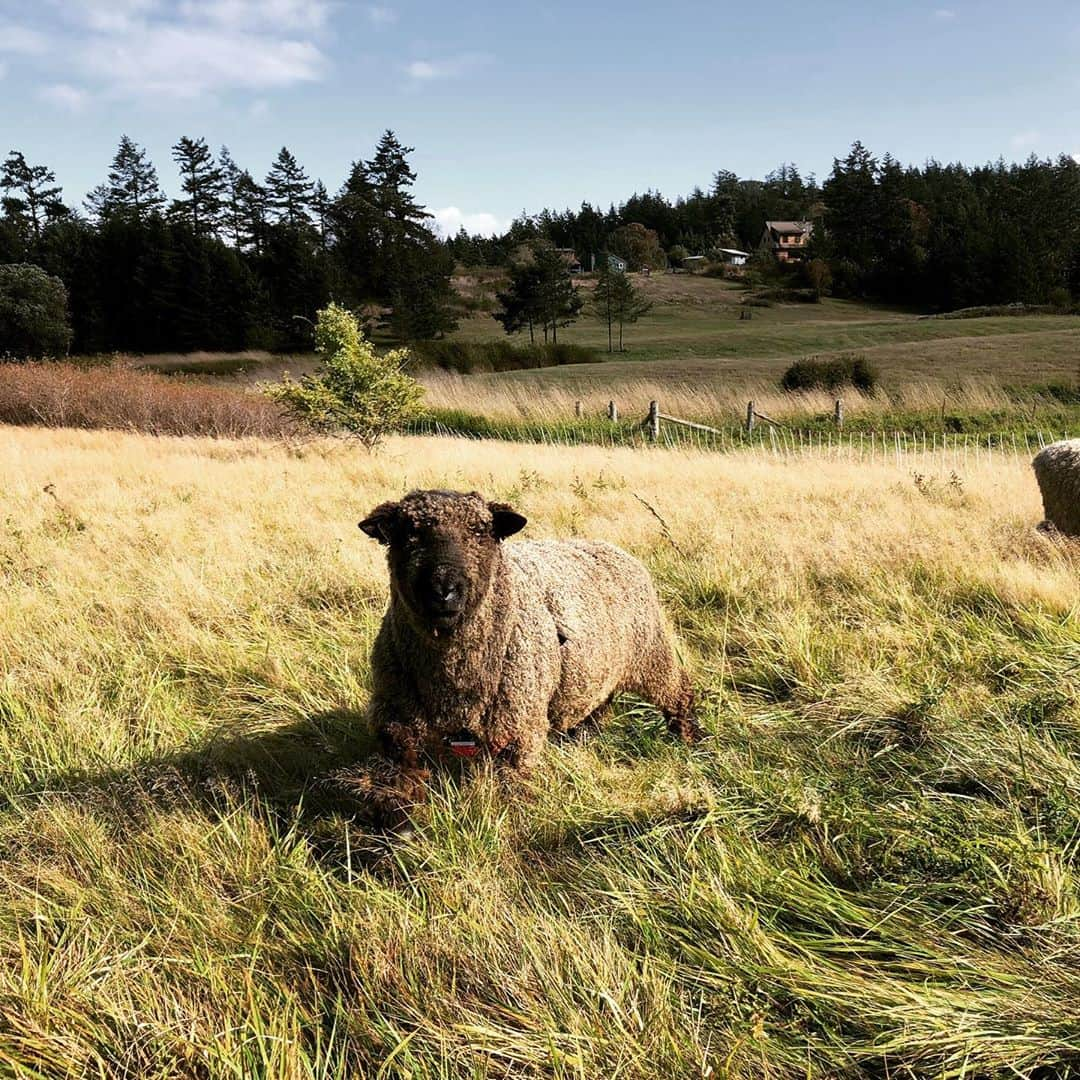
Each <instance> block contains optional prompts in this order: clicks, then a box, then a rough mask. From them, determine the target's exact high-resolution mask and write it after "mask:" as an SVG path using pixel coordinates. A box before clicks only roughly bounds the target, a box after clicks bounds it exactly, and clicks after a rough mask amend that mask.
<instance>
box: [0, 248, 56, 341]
mask: <svg viewBox="0 0 1080 1080" xmlns="http://www.w3.org/2000/svg"><path fill="white" fill-rule="evenodd" d="M70 344H71V327H70V326H69V325H68V313H67V290H66V289H65V288H64V283H63V282H62V281H61V280H60V279H59V278H55V277H52V275H50V274H46V273H45V271H44V270H42V269H41V267H39V266H31V265H30V264H28V263H11V264H8V265H6V266H0V357H4V356H6V357H9V358H13V359H16V360H26V359H29V358H32V357H47V356H64V355H65V354H66V353H67V351H68V346H69V345H70Z"/></svg>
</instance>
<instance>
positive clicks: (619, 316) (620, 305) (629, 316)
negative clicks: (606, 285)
mask: <svg viewBox="0 0 1080 1080" xmlns="http://www.w3.org/2000/svg"><path fill="white" fill-rule="evenodd" d="M612 292H613V297H612V307H613V309H614V312H615V321H616V322H617V323H618V324H619V352H622V351H623V327H624V326H626V325H627V323H636V322H637V321H638V319H640V318H641V316H642V315H644V314H646V313H647V312H648V311H649V310H650V309H651V308H652V301H650V300H648V299H647V298H646V297H645V295H644V293H642V292H641V291H640V290H639V289H636V288H634V284H633V282H631V280H630V278H629V277H628V276H627V275H626V274H622V273H619V272H618V271H615V272H614V282H613V283H612Z"/></svg>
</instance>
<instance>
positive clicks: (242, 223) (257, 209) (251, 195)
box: [236, 169, 269, 255]
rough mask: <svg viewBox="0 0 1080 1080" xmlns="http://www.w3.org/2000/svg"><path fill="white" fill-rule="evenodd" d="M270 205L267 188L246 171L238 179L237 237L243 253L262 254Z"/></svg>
mask: <svg viewBox="0 0 1080 1080" xmlns="http://www.w3.org/2000/svg"><path fill="white" fill-rule="evenodd" d="M268 203H269V197H268V195H267V192H266V188H264V187H263V186H262V185H261V184H259V183H258V182H257V181H256V180H255V178H254V177H253V176H252V175H251V173H249V172H248V171H247V169H245V170H244V171H243V172H242V173H241V174H240V175H239V176H238V177H237V179H236V215H237V236H238V237H239V247H240V249H241V250H242V251H245V250H249V249H250V250H252V251H254V252H255V254H256V255H258V254H260V253H261V252H262V249H263V239H264V236H265V233H266V212H267V207H268Z"/></svg>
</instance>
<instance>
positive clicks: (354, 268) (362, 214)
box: [327, 161, 382, 302]
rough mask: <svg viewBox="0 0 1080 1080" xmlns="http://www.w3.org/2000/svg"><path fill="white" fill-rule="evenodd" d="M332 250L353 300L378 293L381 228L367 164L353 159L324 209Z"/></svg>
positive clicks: (356, 300)
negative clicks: (346, 174)
mask: <svg viewBox="0 0 1080 1080" xmlns="http://www.w3.org/2000/svg"><path fill="white" fill-rule="evenodd" d="M327 224H328V227H329V230H330V234H331V237H332V240H333V246H334V253H335V255H336V256H337V258H338V260H339V261H340V263H341V265H342V268H343V269H344V271H345V276H346V279H347V281H348V286H349V289H350V292H351V293H352V299H353V300H354V301H355V302H360V301H362V300H365V299H368V298H370V297H374V296H377V295H378V292H379V289H378V286H379V281H378V277H379V250H380V243H381V237H382V234H381V231H380V229H379V212H378V209H377V207H376V204H375V186H374V184H372V182H371V176H370V174H369V173H368V167H367V164H366V163H365V162H363V161H355V162H353V165H352V168H351V169H350V170H349V175H348V178H347V179H346V180H345V183H344V184H343V185H342V187H341V190H340V191H339V192H338V194H337V196H336V197H335V198H334V200H333V201H332V202H331V204H330V206H329V207H328V208H327Z"/></svg>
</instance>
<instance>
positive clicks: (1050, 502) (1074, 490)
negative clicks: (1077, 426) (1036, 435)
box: [1031, 439, 1080, 536]
mask: <svg viewBox="0 0 1080 1080" xmlns="http://www.w3.org/2000/svg"><path fill="white" fill-rule="evenodd" d="M1031 464H1032V467H1033V468H1034V469H1035V479H1036V480H1037V481H1038V484H1039V491H1040V492H1041V493H1042V500H1043V513H1044V514H1045V515H1046V520H1047V521H1049V522H1050V524H1051V525H1053V526H1054V527H1055V528H1056V529H1058V530H1059V531H1060V532H1063V533H1065V534H1066V535H1067V536H1080V439H1067V440H1065V441H1063V442H1056V443H1051V444H1050V445H1049V446H1047V447H1045V448H1044V449H1042V450H1040V451H1039V453H1038V454H1036V455H1035V460H1034V461H1033V462H1032V463H1031Z"/></svg>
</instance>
